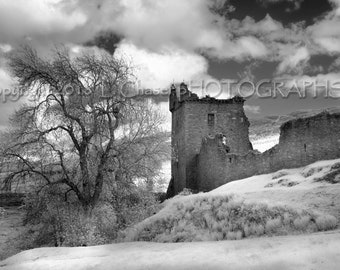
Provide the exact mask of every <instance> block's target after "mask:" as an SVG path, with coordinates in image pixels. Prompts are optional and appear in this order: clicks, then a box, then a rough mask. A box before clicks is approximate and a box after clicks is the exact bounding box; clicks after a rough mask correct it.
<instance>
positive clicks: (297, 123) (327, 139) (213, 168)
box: [197, 113, 340, 191]
mask: <svg viewBox="0 0 340 270" xmlns="http://www.w3.org/2000/svg"><path fill="white" fill-rule="evenodd" d="M221 140H222V138H221V136H216V137H215V138H206V139H204V140H203V142H202V148H201V151H200V154H199V155H198V158H197V159H198V166H197V168H198V172H197V186H198V190H200V191H209V190H212V189H214V188H217V187H219V186H221V185H223V184H225V183H228V182H230V181H234V180H238V179H242V178H245V177H250V176H252V175H256V174H265V173H270V172H274V171H277V170H280V169H284V168H296V167H301V166H305V165H307V164H310V163H312V162H315V161H317V160H325V159H334V158H339V157H340V114H329V113H321V114H318V115H316V116H313V117H310V118H305V119H297V120H292V121H289V122H286V123H285V124H283V125H282V126H281V133H280V140H279V144H278V145H276V146H274V147H273V148H271V149H269V150H268V151H266V152H264V153H263V154H260V153H256V152H254V151H250V152H248V153H247V154H245V155H238V154H230V153H226V151H225V149H224V148H223V145H222V144H221Z"/></svg>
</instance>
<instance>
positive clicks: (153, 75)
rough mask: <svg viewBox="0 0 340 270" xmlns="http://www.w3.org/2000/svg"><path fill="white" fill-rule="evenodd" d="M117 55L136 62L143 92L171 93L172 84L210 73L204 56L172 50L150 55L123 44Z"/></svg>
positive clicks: (167, 49)
mask: <svg viewBox="0 0 340 270" xmlns="http://www.w3.org/2000/svg"><path fill="white" fill-rule="evenodd" d="M116 55H117V57H125V58H127V59H129V58H130V59H131V60H132V61H133V65H134V66H135V67H136V76H137V77H138V79H139V80H140V82H141V87H143V88H151V89H152V88H162V89H168V88H169V85H170V84H171V83H172V82H173V81H174V82H182V81H183V80H184V81H189V80H192V79H195V78H200V77H201V76H204V75H205V74H206V73H207V69H208V62H207V60H206V59H205V58H204V57H203V56H200V55H198V54H194V53H190V52H186V51H184V50H180V49H177V48H171V47H168V48H164V49H163V50H162V51H161V52H151V51H150V50H147V49H140V48H138V47H137V46H135V45H133V44H132V43H128V42H126V41H123V42H122V43H121V44H120V45H119V46H118V48H117V50H116Z"/></svg>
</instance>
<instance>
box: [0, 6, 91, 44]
mask: <svg viewBox="0 0 340 270" xmlns="http://www.w3.org/2000/svg"><path fill="white" fill-rule="evenodd" d="M65 4H66V3H65V2H64V1H61V0H30V1H29V2H28V1H26V0H15V1H7V0H0V41H3V42H9V41H12V40H13V39H20V38H23V37H25V36H44V35H50V34H58V33H63V32H67V31H71V30H73V29H74V28H76V27H78V26H81V25H83V24H85V22H86V20H87V19H86V16H85V14H83V12H81V11H80V10H67V8H66V7H67V6H68V5H67V6H65Z"/></svg>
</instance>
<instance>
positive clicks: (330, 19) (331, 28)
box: [307, 0, 340, 54]
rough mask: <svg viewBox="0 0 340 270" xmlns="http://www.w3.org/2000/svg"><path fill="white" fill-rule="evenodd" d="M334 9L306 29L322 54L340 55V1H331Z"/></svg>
mask: <svg viewBox="0 0 340 270" xmlns="http://www.w3.org/2000/svg"><path fill="white" fill-rule="evenodd" d="M331 2H332V3H333V6H334V9H333V10H332V11H331V12H329V13H328V14H327V15H326V16H325V17H324V18H323V19H322V20H319V21H318V22H316V23H315V24H314V25H312V26H310V27H308V29H307V31H308V33H310V36H311V39H312V41H313V42H315V43H316V44H317V45H318V46H320V47H321V51H322V52H324V53H331V54H334V53H340V28H339V25H340V0H331Z"/></svg>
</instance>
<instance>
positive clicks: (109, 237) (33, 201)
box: [20, 188, 158, 249]
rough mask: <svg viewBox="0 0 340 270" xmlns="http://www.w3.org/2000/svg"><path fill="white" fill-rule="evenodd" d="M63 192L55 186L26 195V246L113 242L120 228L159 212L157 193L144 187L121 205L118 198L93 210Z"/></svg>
mask: <svg viewBox="0 0 340 270" xmlns="http://www.w3.org/2000/svg"><path fill="white" fill-rule="evenodd" d="M59 194H62V193H61V192H60V190H56V189H55V188H53V189H46V190H44V191H43V192H41V193H40V194H29V195H28V196H27V197H26V199H25V209H26V218H25V223H26V225H27V229H26V231H25V233H24V234H23V235H21V236H20V238H21V246H23V248H24V249H30V248H36V247H41V246H89V245H100V244H106V243H112V241H114V240H115V239H116V238H117V236H118V235H119V233H120V230H122V229H125V228H126V227H127V226H131V225H133V224H136V223H137V222H140V221H141V220H143V219H145V218H146V217H149V216H150V215H151V214H154V213H155V212H156V211H158V208H157V207H158V203H157V201H156V199H155V198H154V196H152V194H151V193H150V192H144V191H143V190H139V193H134V194H133V196H132V195H131V194H130V195H129V196H127V197H126V196H125V197H124V199H120V201H119V202H120V204H119V207H118V206H117V205H118V204H117V203H116V202H115V201H102V202H101V203H100V204H98V205H97V206H96V207H95V208H94V209H92V211H91V212H89V213H85V212H84V210H83V208H82V207H81V205H79V204H78V203H75V202H72V201H68V202H65V200H64V197H62V196H60V195H59Z"/></svg>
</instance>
